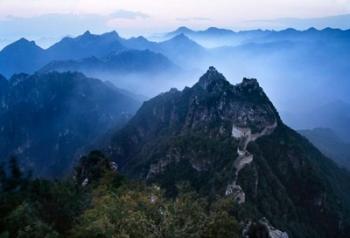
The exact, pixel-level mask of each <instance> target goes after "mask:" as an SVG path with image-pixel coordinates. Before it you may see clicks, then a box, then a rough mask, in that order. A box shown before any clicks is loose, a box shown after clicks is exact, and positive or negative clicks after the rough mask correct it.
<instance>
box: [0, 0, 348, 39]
mask: <svg viewBox="0 0 350 238" xmlns="http://www.w3.org/2000/svg"><path fill="white" fill-rule="evenodd" d="M348 13H350V0H212V1H208V0H205V1H202V0H0V45H1V42H5V41H7V40H9V39H13V38H16V37H18V36H26V37H29V38H33V39H35V40H38V39H39V38H40V39H39V40H41V41H42V42H45V40H47V41H48V42H49V41H50V40H51V39H53V38H57V37H61V36H62V34H73V35H74V34H78V33H81V32H82V31H83V29H84V30H87V29H88V28H89V29H90V30H92V31H93V32H103V31H108V30H113V29H115V30H117V31H118V32H120V33H122V35H136V34H147V33H150V32H152V33H154V32H162V31H167V30H170V29H173V28H175V27H178V26H180V25H186V26H190V27H194V28H205V27H208V26H217V27H228V28H231V29H244V28H256V27H260V26H261V21H262V20H269V19H279V18H318V17H325V16H332V15H341V14H348ZM253 20H259V21H253ZM349 25H350V23H349ZM45 32H46V34H45ZM63 32H64V33H63Z"/></svg>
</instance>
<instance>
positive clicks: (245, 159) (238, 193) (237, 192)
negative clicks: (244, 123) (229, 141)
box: [225, 122, 277, 204]
mask: <svg viewBox="0 0 350 238" xmlns="http://www.w3.org/2000/svg"><path fill="white" fill-rule="evenodd" d="M276 127H277V122H275V123H273V124H272V125H268V126H266V127H265V128H264V129H263V130H261V131H260V132H258V133H255V134H252V132H251V130H250V128H240V127H236V126H235V125H233V127H232V137H234V138H235V139H237V140H238V141H239V143H238V147H237V154H238V157H237V158H236V160H235V162H234V167H235V175H234V180H233V182H232V183H231V184H229V185H227V188H226V192H225V195H231V194H232V195H233V197H234V199H235V200H236V201H237V202H238V204H242V203H244V202H245V193H244V191H243V189H242V187H241V186H240V185H239V184H237V180H238V175H239V172H240V171H241V170H242V169H243V168H244V167H245V166H246V165H248V164H250V163H251V162H253V159H254V157H253V155H252V154H251V153H250V152H249V151H248V150H247V147H248V145H249V143H250V142H253V141H255V140H257V139H258V138H260V137H262V136H266V135H270V134H271V133H272V132H273V131H274V129H275V128H276Z"/></svg>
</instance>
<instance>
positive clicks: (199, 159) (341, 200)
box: [107, 67, 349, 237]
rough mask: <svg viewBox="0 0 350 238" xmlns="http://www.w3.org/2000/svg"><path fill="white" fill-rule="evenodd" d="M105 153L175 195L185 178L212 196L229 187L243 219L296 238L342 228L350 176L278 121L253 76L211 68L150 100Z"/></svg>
mask: <svg viewBox="0 0 350 238" xmlns="http://www.w3.org/2000/svg"><path fill="white" fill-rule="evenodd" d="M107 152H108V153H109V154H110V155H111V157H112V158H113V160H114V161H116V162H117V164H118V166H119V168H120V169H121V171H123V172H124V173H126V174H128V175H130V176H133V177H136V178H141V179H145V180H146V181H148V182H156V183H158V184H160V185H161V186H162V187H163V188H165V189H166V190H167V192H168V194H169V195H174V194H176V192H177V190H176V184H178V183H180V182H183V181H187V182H189V183H190V185H192V187H193V188H194V189H196V190H197V191H198V192H199V193H201V194H204V195H207V196H209V197H215V196H231V197H232V200H233V202H236V203H238V204H240V209H242V211H241V213H242V214H241V215H240V216H241V217H240V218H241V219H242V221H245V222H249V221H253V220H259V219H261V217H266V218H267V220H268V221H269V222H271V227H272V226H273V227H276V228H277V229H279V230H283V231H287V233H288V235H291V237H330V236H335V235H336V234H339V233H340V231H341V230H342V229H343V228H344V227H340V226H339V224H341V223H342V224H343V222H345V220H344V219H343V218H344V217H345V214H346V213H345V210H342V209H343V208H344V204H345V203H346V202H347V201H349V200H348V199H349V196H348V195H345V194H342V193H341V192H340V191H349V187H348V186H347V185H346V180H347V179H348V178H349V176H348V175H347V174H346V173H344V172H343V171H340V170H339V169H338V168H337V167H336V166H335V165H334V164H333V163H332V162H331V161H330V160H328V159H327V158H325V157H324V156H323V155H322V154H321V153H320V152H318V151H317V149H315V148H314V147H313V146H312V145H311V144H310V143H308V142H307V141H306V140H305V139H303V137H301V136H299V135H298V134H297V133H296V132H294V131H293V130H291V129H289V128H288V127H286V126H285V125H284V124H283V123H282V121H281V119H280V117H279V115H278V113H277V111H276V109H275V108H274V106H273V105H272V103H271V102H270V100H269V99H268V98H267V96H266V95H265V93H264V91H263V90H262V88H261V87H260V86H259V84H258V82H257V81H256V80H255V79H243V82H242V83H240V84H238V85H235V86H233V85H231V84H230V83H229V82H228V81H227V80H226V79H225V77H224V76H223V75H222V74H220V73H219V72H217V71H216V69H215V68H213V67H211V68H209V70H208V71H207V72H206V74H204V75H203V76H202V77H201V78H200V80H199V81H198V83H196V84H195V85H194V86H193V87H191V88H185V89H184V90H183V91H178V90H176V89H172V90H170V91H169V92H167V93H163V94H161V95H159V96H157V97H155V98H153V99H151V100H149V101H147V102H145V103H144V104H143V106H142V107H141V109H140V110H139V111H138V112H137V114H136V115H135V117H134V118H133V119H132V120H131V121H130V122H129V123H128V125H127V126H126V127H125V128H124V129H122V130H121V131H119V132H118V133H116V134H115V135H114V137H113V139H112V141H111V144H110V145H109V147H108V148H107ZM340 174H341V175H340ZM333 186H337V188H334V187H333ZM341 186H343V187H342V188H341V189H339V188H340V187H341ZM344 186H347V187H344ZM243 214H244V215H243ZM311 221H312V222H311Z"/></svg>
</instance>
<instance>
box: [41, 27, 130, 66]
mask: <svg viewBox="0 0 350 238" xmlns="http://www.w3.org/2000/svg"><path fill="white" fill-rule="evenodd" d="M120 41H121V38H120V37H119V35H118V33H117V32H115V31H112V32H108V33H105V34H102V35H95V34H91V33H90V32H89V31H86V32H85V33H84V34H83V35H81V36H78V37H76V38H72V37H65V38H63V39H62V40H61V41H59V42H57V43H56V44H54V45H53V46H51V47H50V48H48V49H47V54H48V57H49V58H50V59H51V60H75V59H82V58H87V57H93V56H94V57H104V56H107V55H109V54H111V53H115V52H120V51H121V50H124V49H125V47H124V46H123V45H122V44H121V42H120Z"/></svg>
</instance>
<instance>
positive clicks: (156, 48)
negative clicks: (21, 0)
mask: <svg viewBox="0 0 350 238" xmlns="http://www.w3.org/2000/svg"><path fill="white" fill-rule="evenodd" d="M133 50H142V51H144V52H143V53H144V54H145V58H144V62H143V64H145V65H150V62H154V61H156V60H151V61H147V60H149V59H150V55H151V52H149V51H153V52H154V54H152V56H154V57H155V58H158V59H159V58H161V57H162V56H160V55H159V54H163V55H164V56H163V58H165V57H168V58H170V61H172V60H174V61H175V62H180V61H185V62H187V63H188V62H190V60H192V59H193V58H194V57H196V56H199V55H200V54H203V53H204V51H205V50H204V48H203V47H201V46H200V45H198V44H197V43H195V42H194V41H191V40H190V39H189V38H187V37H186V36H184V35H180V36H176V37H174V38H173V39H170V40H167V41H165V42H160V43H157V42H152V41H148V40H147V39H145V38H143V37H138V38H130V39H123V38H121V37H120V36H119V35H118V34H117V33H116V32H109V33H105V34H102V35H95V34H91V33H90V32H89V31H87V32H85V33H84V34H83V35H80V36H77V37H75V38H72V37H66V38H63V39H62V40H61V41H59V42H57V43H56V44H54V45H53V46H51V47H49V48H48V49H46V50H44V49H42V48H40V47H39V46H37V45H36V44H35V42H33V41H31V42H30V41H28V40H26V39H21V40H19V41H17V42H14V43H13V44H10V45H9V46H7V47H5V48H4V49H3V50H2V51H0V73H2V74H3V75H4V76H6V77H10V76H11V75H12V74H15V73H33V72H35V71H37V70H39V69H40V68H42V67H44V66H45V65H46V64H49V63H50V62H55V63H57V61H77V60H78V61H82V60H87V59H89V58H90V59H89V60H91V58H97V59H99V60H101V61H106V60H108V59H109V60H112V61H113V59H111V58H113V57H115V56H116V55H119V56H123V54H119V53H121V52H124V51H126V52H129V55H130V54H131V53H133V55H134V56H135V54H136V51H133ZM145 50H148V51H145ZM139 53H140V54H141V52H139ZM156 53H158V54H156ZM125 54H127V53H125V52H124V56H125ZM130 59H135V60H136V61H135V62H133V61H130V62H128V63H130V64H131V65H137V64H140V61H142V58H140V57H134V58H132V57H131V58H130V57H129V58H127V59H125V60H130ZM164 60H165V59H164ZM167 61H169V59H167ZM156 62H157V61H156ZM167 63H168V64H171V63H170V62H167ZM163 64H164V63H163ZM117 67H119V68H122V67H125V63H122V65H120V66H119V65H117ZM155 67H157V65H152V66H151V68H155ZM134 70H135V73H139V71H138V70H139V69H138V68H134ZM142 70H143V69H140V71H142ZM131 73H133V72H131Z"/></svg>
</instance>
